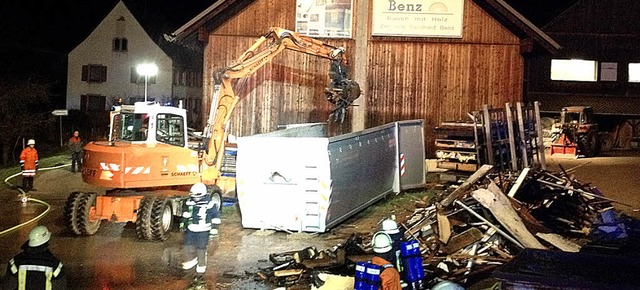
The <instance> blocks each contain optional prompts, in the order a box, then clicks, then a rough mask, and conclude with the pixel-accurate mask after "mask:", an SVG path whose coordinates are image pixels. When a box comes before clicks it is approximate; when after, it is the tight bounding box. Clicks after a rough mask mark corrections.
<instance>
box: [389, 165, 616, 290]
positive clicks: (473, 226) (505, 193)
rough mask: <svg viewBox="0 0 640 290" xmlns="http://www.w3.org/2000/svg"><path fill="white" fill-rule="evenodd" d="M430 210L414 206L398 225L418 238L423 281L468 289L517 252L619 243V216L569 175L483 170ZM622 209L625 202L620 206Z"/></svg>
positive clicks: (592, 190) (608, 202) (426, 206)
mask: <svg viewBox="0 0 640 290" xmlns="http://www.w3.org/2000/svg"><path fill="white" fill-rule="evenodd" d="M437 200H439V201H438V202H436V203H435V204H431V205H429V204H424V203H422V204H417V205H416V206H417V208H416V210H415V211H414V213H413V214H412V215H410V216H409V217H408V219H407V220H406V222H405V223H401V225H402V226H403V227H404V229H405V237H406V238H408V239H417V240H418V241H419V243H420V245H421V250H422V253H423V265H424V267H425V272H426V273H427V277H437V278H440V279H445V280H450V281H454V282H458V283H461V284H466V285H470V284H472V283H473V282H475V281H477V280H479V279H482V278H486V276H487V275H488V274H489V273H490V272H491V271H493V270H494V269H496V268H497V267H499V266H500V265H503V264H505V263H507V262H508V261H510V260H511V259H512V258H513V257H514V256H515V255H516V254H518V253H519V252H520V251H521V250H522V249H524V248H533V249H549V250H561V251H566V252H578V251H580V250H581V247H583V246H585V245H587V244H588V243H589V242H590V240H591V239H592V238H593V237H594V236H596V235H597V236H607V237H609V238H622V237H625V236H626V235H627V234H628V233H627V232H625V226H624V225H623V224H622V223H621V218H620V215H619V214H618V213H617V212H616V211H615V210H614V209H613V207H612V206H611V202H616V203H620V202H618V201H614V200H611V199H608V198H606V197H604V196H602V193H601V192H600V191H598V189H597V188H595V187H592V186H590V185H589V184H585V183H580V182H578V181H577V180H576V179H575V178H574V177H573V176H572V175H571V174H570V170H568V171H565V170H564V169H563V170H562V172H561V173H552V172H549V171H545V170H540V169H529V168H526V169H525V170H523V171H522V172H520V173H519V174H517V175H516V174H512V173H510V172H494V171H492V167H491V166H490V165H484V166H483V167H481V168H480V169H479V170H478V171H476V172H475V173H474V174H473V175H471V176H470V177H469V178H468V179H467V181H465V182H464V183H463V184H461V185H460V186H458V187H457V188H455V189H454V190H453V191H452V192H450V193H449V192H443V193H442V195H441V196H438V197H437ZM622 204H624V203H622Z"/></svg>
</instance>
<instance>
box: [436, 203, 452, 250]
mask: <svg viewBox="0 0 640 290" xmlns="http://www.w3.org/2000/svg"><path fill="white" fill-rule="evenodd" d="M436 218H437V221H438V238H439V239H440V241H441V242H442V243H444V244H447V242H449V238H451V223H449V219H448V218H447V216H446V215H445V214H444V213H443V212H442V208H441V207H440V206H438V211H437V212H436Z"/></svg>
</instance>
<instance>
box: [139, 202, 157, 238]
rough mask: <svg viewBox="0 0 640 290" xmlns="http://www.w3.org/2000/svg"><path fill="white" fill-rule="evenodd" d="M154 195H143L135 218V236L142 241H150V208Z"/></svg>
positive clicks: (151, 236) (151, 207)
mask: <svg viewBox="0 0 640 290" xmlns="http://www.w3.org/2000/svg"><path fill="white" fill-rule="evenodd" d="M155 200H156V197H155V196H145V197H143V198H142V200H140V207H138V212H137V215H138V216H137V218H136V238H138V239H139V240H142V241H150V240H152V239H153V235H152V233H151V210H152V209H153V202H154V201H155Z"/></svg>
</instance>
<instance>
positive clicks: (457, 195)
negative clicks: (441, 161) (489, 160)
mask: <svg viewBox="0 0 640 290" xmlns="http://www.w3.org/2000/svg"><path fill="white" fill-rule="evenodd" d="M491 168H493V165H489V164H485V165H482V167H480V169H478V170H477V171H476V172H474V173H473V174H471V176H469V178H467V180H465V182H463V183H462V185H460V187H458V188H456V190H454V191H453V192H452V193H451V194H449V196H447V197H446V198H445V199H443V200H442V201H441V202H440V204H441V205H442V206H443V207H448V206H449V205H451V204H452V203H453V202H454V201H455V200H456V199H458V198H460V196H462V194H464V193H465V192H466V191H467V190H468V189H469V188H470V187H471V186H472V185H473V184H474V183H476V182H477V181H478V180H480V178H482V177H484V176H485V175H487V173H489V171H490V170H491Z"/></svg>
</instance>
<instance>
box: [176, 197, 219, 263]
mask: <svg viewBox="0 0 640 290" xmlns="http://www.w3.org/2000/svg"><path fill="white" fill-rule="evenodd" d="M182 217H183V218H184V225H183V226H184V229H185V231H184V241H183V243H184V251H185V256H186V262H184V263H183V269H185V270H186V269H191V268H193V267H194V266H196V265H197V267H196V273H197V274H204V272H205V270H206V269H207V246H208V244H209V237H210V235H217V234H218V226H219V225H220V212H219V211H218V207H217V204H216V203H215V202H214V201H212V200H211V196H209V195H206V196H204V197H202V198H201V199H195V198H193V197H192V198H189V200H187V201H186V202H185V203H184V206H183V210H182Z"/></svg>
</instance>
